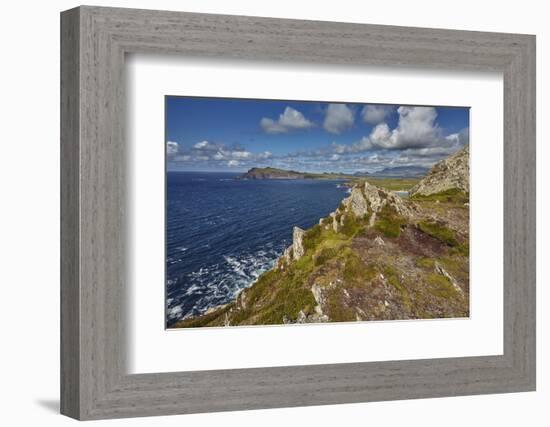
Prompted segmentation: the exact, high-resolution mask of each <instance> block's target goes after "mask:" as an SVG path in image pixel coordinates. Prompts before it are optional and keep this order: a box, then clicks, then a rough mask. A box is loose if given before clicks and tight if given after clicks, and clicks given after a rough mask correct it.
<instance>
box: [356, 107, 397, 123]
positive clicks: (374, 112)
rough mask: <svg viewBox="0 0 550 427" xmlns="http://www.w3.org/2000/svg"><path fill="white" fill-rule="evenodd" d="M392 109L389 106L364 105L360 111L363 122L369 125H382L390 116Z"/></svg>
mask: <svg viewBox="0 0 550 427" xmlns="http://www.w3.org/2000/svg"><path fill="white" fill-rule="evenodd" d="M392 111H393V107H391V106H389V105H365V107H363V110H362V111H361V117H363V121H364V122H366V123H369V124H371V125H377V124H378V123H382V122H383V121H384V120H385V119H386V117H387V116H389V115H390V114H391V112H392Z"/></svg>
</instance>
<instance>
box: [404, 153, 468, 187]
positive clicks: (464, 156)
mask: <svg viewBox="0 0 550 427" xmlns="http://www.w3.org/2000/svg"><path fill="white" fill-rule="evenodd" d="M453 188H456V189H458V190H461V191H464V192H465V193H469V192H470V147H469V146H468V145H467V146H466V147H464V148H463V149H461V150H459V151H457V152H456V153H455V154H453V155H452V156H450V157H448V158H446V159H444V160H441V161H440V162H439V163H436V164H435V166H434V167H433V168H432V169H431V171H430V172H429V173H428V175H427V176H426V177H425V178H424V179H422V180H421V181H420V182H419V183H418V184H416V185H415V186H414V187H413V188H412V189H411V190H410V191H409V194H410V195H411V196H415V195H420V196H429V195H430V194H436V193H441V192H442V191H446V190H451V189H453Z"/></svg>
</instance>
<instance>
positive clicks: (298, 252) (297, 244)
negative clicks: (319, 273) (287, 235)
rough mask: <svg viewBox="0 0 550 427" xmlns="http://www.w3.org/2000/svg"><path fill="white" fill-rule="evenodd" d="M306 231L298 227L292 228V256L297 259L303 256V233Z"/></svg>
mask: <svg viewBox="0 0 550 427" xmlns="http://www.w3.org/2000/svg"><path fill="white" fill-rule="evenodd" d="M305 233H306V232H305V231H304V230H302V229H301V228H300V227H294V228H293V229H292V257H293V258H294V259H295V260H298V259H300V258H302V257H303V256H304V252H305V250H304V234H305Z"/></svg>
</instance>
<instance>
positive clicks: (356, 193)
mask: <svg viewBox="0 0 550 427" xmlns="http://www.w3.org/2000/svg"><path fill="white" fill-rule="evenodd" d="M348 205H349V207H350V209H351V211H352V212H353V213H354V214H355V215H356V216H358V217H362V216H364V215H366V214H368V212H369V207H368V204H367V200H366V199H365V196H363V192H362V191H361V188H359V187H354V188H353V189H352V190H351V195H350V196H349V198H348Z"/></svg>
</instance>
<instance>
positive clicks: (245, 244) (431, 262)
mask: <svg viewBox="0 0 550 427" xmlns="http://www.w3.org/2000/svg"><path fill="white" fill-rule="evenodd" d="M469 117H470V110H469V108H468V107H458V106H423V105H405V104H404V105H387V104H358V103H341V102H319V101H297V100H263V99H237V98H206V97H186V96H166V97H165V141H164V143H165V147H166V208H165V209H166V229H165V236H166V266H165V275H166V283H165V286H166V288H165V295H166V310H165V313H166V327H167V328H169V329H172V328H195V327H238V326H260V325H291V324H320V323H327V322H362V321H386V320H414V319H441V318H467V317H469V316H470V311H469V307H470V297H469V294H470V293H469V236H470V220H469V217H470V214H469V212H470V208H469V203H470V202H469V193H470V177H469V174H470V172H469Z"/></svg>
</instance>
